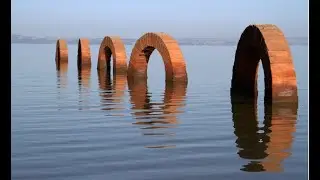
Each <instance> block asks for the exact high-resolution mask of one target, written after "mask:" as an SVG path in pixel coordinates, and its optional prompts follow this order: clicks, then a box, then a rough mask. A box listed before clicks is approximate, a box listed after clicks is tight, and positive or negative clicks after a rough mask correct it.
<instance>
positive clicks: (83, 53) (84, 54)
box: [77, 38, 91, 69]
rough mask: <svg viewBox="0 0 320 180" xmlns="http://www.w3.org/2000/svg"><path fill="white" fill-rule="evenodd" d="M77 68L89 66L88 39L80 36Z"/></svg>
mask: <svg viewBox="0 0 320 180" xmlns="http://www.w3.org/2000/svg"><path fill="white" fill-rule="evenodd" d="M77 59H78V61H77V62H78V63H77V64H78V69H81V68H83V67H86V68H89V67H90V68H91V52H90V41H89V39H85V38H80V39H79V41H78V57H77Z"/></svg>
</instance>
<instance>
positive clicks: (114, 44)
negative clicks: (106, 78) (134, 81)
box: [97, 36, 127, 74]
mask: <svg viewBox="0 0 320 180" xmlns="http://www.w3.org/2000/svg"><path fill="white" fill-rule="evenodd" d="M111 56H112V57H113V74H116V73H125V72H126V71H127V55H126V49H125V46H124V44H123V42H122V40H121V38H120V37H119V36H106V37H104V38H103V40H102V42H101V45H100V49H99V55H98V65H97V69H98V70H104V69H107V71H108V72H109V71H110V61H111Z"/></svg>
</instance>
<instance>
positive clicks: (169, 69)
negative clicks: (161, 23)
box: [127, 33, 188, 81]
mask: <svg viewBox="0 0 320 180" xmlns="http://www.w3.org/2000/svg"><path fill="white" fill-rule="evenodd" d="M154 49H157V50H158V51H159V53H160V55H161V56H162V59H163V62H164V65H165V71H166V81H188V77H187V70H186V63H185V60H184V57H183V55H182V52H181V50H180V47H179V45H178V42H177V41H176V40H175V39H173V38H172V37H171V36H169V35H168V34H165V33H146V34H144V35H143V36H142V37H140V38H139V39H138V40H137V42H136V43H135V45H134V48H133V49H132V52H131V57H130V62H129V68H128V72H127V74H128V78H138V79H140V78H142V79H147V67H148V66H147V65H148V62H149V58H150V55H151V53H152V52H153V51H154Z"/></svg>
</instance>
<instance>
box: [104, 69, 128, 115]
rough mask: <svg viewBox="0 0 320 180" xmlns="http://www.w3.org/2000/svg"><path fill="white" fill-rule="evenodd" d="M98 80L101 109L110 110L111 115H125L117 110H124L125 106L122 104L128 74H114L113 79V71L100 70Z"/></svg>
mask: <svg viewBox="0 0 320 180" xmlns="http://www.w3.org/2000/svg"><path fill="white" fill-rule="evenodd" d="M98 82H99V88H100V96H101V106H102V109H101V110H105V111H109V112H110V113H112V114H108V115H111V116H123V115H122V114H117V113H115V112H117V111H119V112H122V110H123V109H124V107H122V106H121V103H122V102H123V97H124V93H125V90H126V85H127V76H126V75H123V74H116V73H114V74H113V79H112V80H111V73H110V71H107V70H100V71H98Z"/></svg>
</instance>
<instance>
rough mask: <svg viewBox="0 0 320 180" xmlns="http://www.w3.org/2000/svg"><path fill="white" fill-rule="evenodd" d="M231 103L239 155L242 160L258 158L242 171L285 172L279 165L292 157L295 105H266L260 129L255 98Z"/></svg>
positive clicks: (295, 118) (296, 108) (234, 100)
mask: <svg viewBox="0 0 320 180" xmlns="http://www.w3.org/2000/svg"><path fill="white" fill-rule="evenodd" d="M231 103H232V114H233V123H234V134H235V135H236V136H237V140H236V144H237V147H238V148H239V151H238V155H239V156H240V157H241V158H244V159H250V160H251V159H257V161H256V163H249V164H246V165H243V167H242V168H241V170H243V171H267V172H280V171H284V169H283V165H282V164H283V161H284V160H285V159H286V158H288V157H289V156H290V155H291V154H290V148H291V147H292V144H293V140H294V136H293V135H294V133H295V131H296V120H297V111H298V103H287V102H284V103H283V102H277V103H266V104H265V106H264V107H265V110H264V121H263V125H264V126H263V127H261V128H259V126H258V112H257V99H254V100H250V101H249V100H248V99H242V100H240V99H239V98H237V97H236V96H231ZM259 130H260V131H259ZM258 159H259V161H258Z"/></svg>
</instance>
